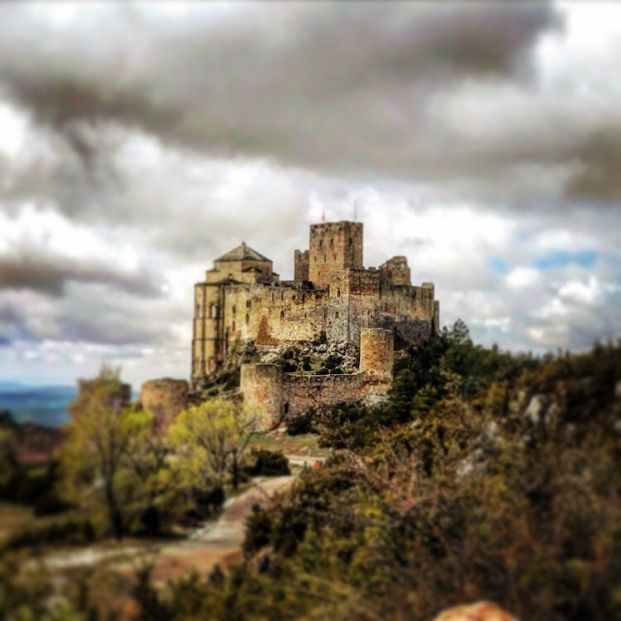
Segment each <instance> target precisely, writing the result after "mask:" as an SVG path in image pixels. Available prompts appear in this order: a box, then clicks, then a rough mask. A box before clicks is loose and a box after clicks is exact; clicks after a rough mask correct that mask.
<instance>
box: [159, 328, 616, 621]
mask: <svg viewBox="0 0 621 621" xmlns="http://www.w3.org/2000/svg"><path fill="white" fill-rule="evenodd" d="M421 375H422V378H423V379H421ZM397 378H398V381H397V382H396V383H395V387H394V389H393V391H392V393H391V395H390V400H389V402H388V403H387V404H385V405H383V406H378V407H374V408H371V409H369V408H365V407H364V406H363V405H362V404H357V405H353V406H348V407H344V408H336V409H335V410H334V411H333V412H332V417H333V418H332V424H331V425H330V419H329V417H328V415H326V414H316V415H315V418H314V420H313V421H312V425H313V427H314V428H315V429H317V430H318V432H319V433H320V434H321V441H322V443H323V444H325V445H329V446H331V447H333V448H334V449H336V450H335V452H334V453H333V456H332V458H331V459H330V460H328V462H327V463H326V464H325V466H324V467H322V468H320V469H313V470H309V471H306V472H304V473H303V474H302V475H301V476H300V478H299V481H298V483H297V484H296V485H295V486H294V488H293V489H292V490H291V492H290V493H289V494H288V495H285V496H283V497H280V498H277V499H276V500H275V501H273V502H272V503H271V505H269V506H267V507H264V508H260V507H256V508H255V510H254V512H253V514H252V516H251V518H250V519H249V522H248V529H247V538H246V542H245V554H246V559H247V560H246V563H245V564H244V565H242V566H239V567H238V568H236V569H234V570H233V571H231V573H230V574H229V575H228V576H227V577H225V578H224V577H222V576H220V577H218V579H211V580H202V581H201V580H199V579H197V578H194V579H187V580H185V581H182V582H180V583H178V584H177V585H176V586H175V587H174V589H173V590H172V593H171V594H170V596H169V598H164V599H161V598H160V599H159V600H158V601H159V605H160V606H162V607H163V608H164V609H165V610H167V611H168V612H169V614H171V616H172V618H174V619H193V618H204V619H271V618H278V619H297V618H313V619H321V618H331V619H348V620H349V619H352V620H353V619H381V618H407V619H414V620H418V619H420V620H423V619H431V618H432V617H433V615H434V614H436V613H437V612H438V610H439V609H441V608H443V607H447V606H449V605H451V604H453V603H460V602H467V601H472V600H477V599H481V598H486V599H494V600H497V601H499V602H500V603H502V604H503V605H504V606H506V607H507V608H508V609H510V610H512V611H513V612H515V613H516V614H517V615H519V616H520V618H524V619H530V620H535V621H537V620H541V621H543V620H546V621H555V620H559V621H560V620H570V621H573V620H575V621H578V620H583V619H590V620H598V619H609V618H616V617H618V616H619V615H620V614H621V562H620V560H619V559H621V500H620V498H621V495H620V492H621V485H620V481H619V476H618V472H619V465H620V464H619V461H620V451H619V426H620V421H621V403H620V400H619V395H618V390H619V389H618V381H619V379H620V378H621V347H619V346H618V345H615V346H612V345H609V346H597V347H595V348H594V350H593V351H592V352H590V353H588V354H583V355H562V356H559V357H557V358H549V359H547V360H543V361H541V360H539V361H538V360H536V359H534V358H532V357H530V356H511V355H508V354H504V353H500V352H498V351H497V350H495V349H489V350H487V349H484V348H481V347H479V346H476V345H474V344H473V343H472V342H471V340H470V339H469V336H468V334H467V331H466V330H465V329H464V326H463V324H458V325H456V326H454V328H453V329H452V330H450V331H445V333H444V334H442V335H441V336H440V337H439V338H437V339H434V340H433V341H431V342H429V343H428V344H427V345H426V346H425V347H423V348H421V349H419V350H418V351H412V352H409V355H408V356H407V358H405V359H404V360H402V361H401V362H400V363H399V368H398V373H397Z"/></svg>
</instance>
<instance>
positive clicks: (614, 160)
mask: <svg viewBox="0 0 621 621" xmlns="http://www.w3.org/2000/svg"><path fill="white" fill-rule="evenodd" d="M575 157H576V159H577V160H578V162H579V166H580V168H579V173H578V174H577V175H576V176H575V177H574V179H573V180H572V182H571V184H570V185H569V189H568V196H569V197H571V198H574V199H577V200H581V199H582V200H584V199H586V200H596V201H601V202H604V203H609V204H611V205H613V206H614V207H615V208H618V205H619V203H621V175H620V174H619V171H621V127H620V128H615V129H613V130H611V131H609V132H604V131H600V132H596V133H594V134H593V135H591V136H590V137H589V138H588V139H587V140H585V142H584V144H583V145H582V146H581V148H580V149H579V150H578V151H577V152H576V154H575Z"/></svg>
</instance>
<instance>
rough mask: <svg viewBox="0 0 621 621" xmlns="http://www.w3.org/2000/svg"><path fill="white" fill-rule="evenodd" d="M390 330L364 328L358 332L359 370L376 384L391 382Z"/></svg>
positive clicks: (391, 345)
mask: <svg viewBox="0 0 621 621" xmlns="http://www.w3.org/2000/svg"><path fill="white" fill-rule="evenodd" d="M393 347H394V346H393V335H392V330H384V329H382V328H365V329H364V330H362V331H361V332H360V370H361V371H364V372H365V373H366V374H367V375H368V376H369V378H370V379H372V380H374V381H375V382H377V383H378V384H385V385H389V384H390V383H391V382H392V365H393V358H394V352H393Z"/></svg>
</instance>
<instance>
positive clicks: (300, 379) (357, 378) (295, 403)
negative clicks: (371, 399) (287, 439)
mask: <svg viewBox="0 0 621 621" xmlns="http://www.w3.org/2000/svg"><path fill="white" fill-rule="evenodd" d="M283 380H284V385H283V413H284V416H285V419H287V418H292V417H295V416H298V415H300V414H302V413H304V412H305V411H306V410H307V409H308V408H310V407H318V406H322V405H335V404H337V403H347V402H351V401H356V400H358V399H361V398H363V397H364V396H365V394H366V392H365V386H366V377H365V374H364V373H352V374H343V375H296V374H293V373H285V374H284V375H283Z"/></svg>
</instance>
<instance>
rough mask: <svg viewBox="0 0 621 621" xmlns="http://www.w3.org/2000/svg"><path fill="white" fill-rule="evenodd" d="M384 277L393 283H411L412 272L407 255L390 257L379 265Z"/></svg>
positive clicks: (399, 284) (407, 284) (401, 284)
mask: <svg viewBox="0 0 621 621" xmlns="http://www.w3.org/2000/svg"><path fill="white" fill-rule="evenodd" d="M379 270H380V272H381V273H382V277H383V278H384V279H385V280H386V281H387V282H388V283H390V284H391V285H394V286H406V287H409V286H410V285H411V274H410V268H409V266H408V260H407V259H406V257H403V256H397V257H392V259H388V261H386V262H384V263H382V264H381V265H380V266H379Z"/></svg>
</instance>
